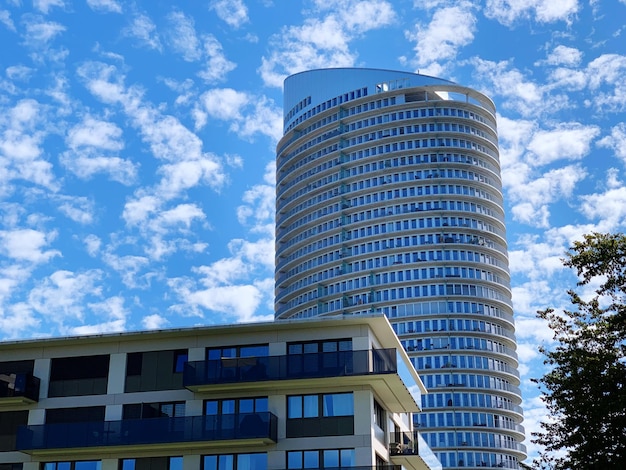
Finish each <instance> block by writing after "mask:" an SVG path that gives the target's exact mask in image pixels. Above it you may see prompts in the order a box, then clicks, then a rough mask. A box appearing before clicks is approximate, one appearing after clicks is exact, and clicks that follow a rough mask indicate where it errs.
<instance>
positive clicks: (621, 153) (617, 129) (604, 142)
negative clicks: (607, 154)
mask: <svg viewBox="0 0 626 470" xmlns="http://www.w3.org/2000/svg"><path fill="white" fill-rule="evenodd" d="M597 144H598V146H600V147H604V148H608V149H611V150H613V152H615V156H617V157H619V158H621V159H622V161H623V162H624V163H626V124H625V123H623V122H620V123H618V124H617V125H615V126H613V127H612V128H611V134H610V135H607V136H605V137H603V138H602V139H600V140H598V142H597Z"/></svg>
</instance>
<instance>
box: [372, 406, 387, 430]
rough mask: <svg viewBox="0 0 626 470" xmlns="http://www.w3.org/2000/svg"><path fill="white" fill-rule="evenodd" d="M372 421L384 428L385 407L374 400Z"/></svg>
mask: <svg viewBox="0 0 626 470" xmlns="http://www.w3.org/2000/svg"><path fill="white" fill-rule="evenodd" d="M374 423H375V424H376V425H377V426H378V427H379V428H380V429H381V430H382V431H385V430H386V413H385V409H384V408H383V407H382V406H381V405H380V403H378V401H376V400H374Z"/></svg>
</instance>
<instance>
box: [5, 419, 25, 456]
mask: <svg viewBox="0 0 626 470" xmlns="http://www.w3.org/2000/svg"><path fill="white" fill-rule="evenodd" d="M26 424H28V411H5V412H2V413H0V452H2V451H12V450H15V434H16V433H17V428H18V426H23V425H26Z"/></svg>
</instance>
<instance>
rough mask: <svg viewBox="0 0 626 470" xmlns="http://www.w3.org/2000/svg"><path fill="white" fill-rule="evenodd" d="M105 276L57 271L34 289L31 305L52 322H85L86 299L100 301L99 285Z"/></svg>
mask: <svg viewBox="0 0 626 470" xmlns="http://www.w3.org/2000/svg"><path fill="white" fill-rule="evenodd" d="M101 279H102V272H101V271H98V270H90V271H85V272H81V273H74V272H71V271H66V270H61V271H55V272H53V273H52V274H51V275H50V276H48V277H46V278H44V279H43V280H41V281H40V282H38V284H37V285H36V286H35V287H33V289H32V290H31V291H30V294H29V296H28V304H29V306H30V307H31V308H33V309H34V310H35V311H37V312H38V313H40V314H42V315H43V316H44V317H45V318H46V319H47V320H48V321H51V322H54V323H59V324H63V323H64V321H65V320H66V319H68V318H69V319H75V320H76V319H77V320H82V319H83V318H84V315H85V309H86V302H85V301H84V300H85V298H87V297H89V298H91V297H100V296H101V295H102V286H101V285H100V284H99V282H100V281H101Z"/></svg>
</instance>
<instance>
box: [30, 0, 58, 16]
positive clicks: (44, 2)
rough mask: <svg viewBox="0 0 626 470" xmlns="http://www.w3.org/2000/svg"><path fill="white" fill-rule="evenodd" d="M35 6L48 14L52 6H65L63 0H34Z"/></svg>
mask: <svg viewBox="0 0 626 470" xmlns="http://www.w3.org/2000/svg"><path fill="white" fill-rule="evenodd" d="M33 7H35V8H36V9H37V10H39V11H40V12H42V13H44V14H48V13H49V12H50V9H51V8H52V7H59V8H63V7H65V2H64V1H63V0H33Z"/></svg>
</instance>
